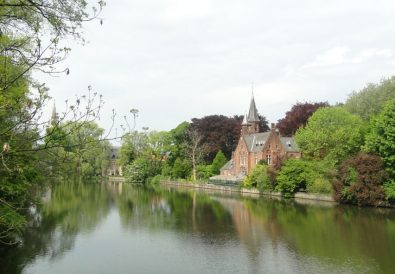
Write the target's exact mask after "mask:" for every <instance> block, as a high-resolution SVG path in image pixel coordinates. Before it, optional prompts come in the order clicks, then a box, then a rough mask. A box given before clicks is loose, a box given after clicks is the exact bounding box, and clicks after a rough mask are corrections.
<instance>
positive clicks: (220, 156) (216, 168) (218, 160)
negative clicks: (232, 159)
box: [211, 150, 228, 175]
mask: <svg viewBox="0 0 395 274" xmlns="http://www.w3.org/2000/svg"><path fill="white" fill-rule="evenodd" d="M227 161H228V160H227V159H226V157H225V154H224V153H223V152H222V151H221V150H220V151H218V152H217V155H215V158H214V160H213V163H212V164H211V173H212V174H213V175H216V174H219V172H220V169H221V167H223V166H224V165H225V164H226V162H227Z"/></svg>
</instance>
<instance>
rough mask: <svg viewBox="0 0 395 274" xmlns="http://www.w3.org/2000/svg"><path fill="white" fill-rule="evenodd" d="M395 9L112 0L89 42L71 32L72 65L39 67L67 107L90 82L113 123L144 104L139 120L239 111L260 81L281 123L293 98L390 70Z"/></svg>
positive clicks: (311, 2) (262, 0)
mask: <svg viewBox="0 0 395 274" xmlns="http://www.w3.org/2000/svg"><path fill="white" fill-rule="evenodd" d="M394 11H395V1H393V0H388V1H382V0H376V1H363V0H358V1H356V0H347V1H344V0H341V1H340V0H331V1H327V0H299V1H295V0H276V1H273V0H271V1H266V0H226V1H225V0H196V1H194V0H145V1H141V0H138V1H137V0H113V1H111V0H107V5H106V7H105V8H104V10H103V12H102V13H101V15H100V17H101V18H102V19H103V24H102V25H100V23H99V20H94V21H92V22H89V23H87V24H85V25H84V37H85V39H86V40H87V41H88V42H87V43H86V44H85V45H82V44H81V43H77V42H74V41H72V40H67V41H66V43H67V45H68V46H70V47H71V48H72V51H71V53H70V54H69V56H68V58H67V59H66V60H65V61H64V62H62V63H61V64H60V65H59V68H65V67H67V68H69V69H70V74H69V75H62V76H61V77H50V76H48V75H43V74H40V73H35V74H34V76H35V77H36V78H37V79H38V80H40V81H41V82H45V83H46V85H47V86H48V87H49V88H50V91H49V94H50V95H51V96H52V98H53V99H54V100H55V102H56V108H57V110H58V111H59V112H61V111H62V109H63V108H64V105H65V103H64V101H65V100H66V99H70V98H74V96H75V94H78V95H82V94H86V92H87V89H88V88H87V87H88V86H92V90H93V91H96V92H98V93H100V94H102V95H103V98H104V100H105V107H104V109H103V110H102V113H101V120H100V121H99V124H100V126H102V127H104V128H106V129H109V127H110V124H111V119H110V116H111V110H112V109H115V111H116V112H117V119H116V125H115V126H116V127H117V128H119V125H120V124H125V123H124V121H123V116H124V115H127V116H128V117H130V112H129V111H130V109H138V110H139V117H138V118H137V126H136V129H137V130H141V128H142V127H149V129H150V130H170V129H172V128H175V127H176V126H177V125H178V124H180V123H181V122H183V121H190V119H191V118H194V117H196V118H200V117H203V116H207V115H212V114H222V115H226V116H233V115H236V114H237V115H243V114H245V113H246V112H247V111H248V107H249V102H250V99H251V90H252V86H253V90H254V96H255V101H256V105H257V108H258V111H259V113H260V114H262V115H264V116H265V117H266V118H267V119H268V120H269V122H272V123H273V122H276V121H277V120H278V119H280V118H283V117H284V115H285V112H286V111H288V110H289V109H290V108H291V107H292V105H293V104H295V103H296V102H305V101H310V102H317V101H328V102H329V103H331V104H335V103H338V102H344V101H345V100H346V99H347V97H348V95H349V94H350V93H351V92H353V91H358V90H361V89H362V88H363V87H364V86H366V84H367V83H378V82H380V80H381V79H383V78H384V77H390V76H392V75H394V74H395V35H394V34H395V16H393V14H394ZM50 105H51V106H52V104H50ZM48 108H50V106H48ZM48 112H49V110H48ZM128 119H129V118H128ZM130 119H131V118H130Z"/></svg>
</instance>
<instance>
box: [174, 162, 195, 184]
mask: <svg viewBox="0 0 395 274" xmlns="http://www.w3.org/2000/svg"><path fill="white" fill-rule="evenodd" d="M190 175H191V165H190V163H189V161H188V160H187V159H181V158H177V159H176V161H175V162H174V165H173V170H172V177H173V178H181V179H187V178H188V177H190Z"/></svg>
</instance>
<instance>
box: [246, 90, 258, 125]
mask: <svg viewBox="0 0 395 274" xmlns="http://www.w3.org/2000/svg"><path fill="white" fill-rule="evenodd" d="M247 122H259V116H258V110H257V109H256V105H255V100H254V96H252V98H251V102H250V110H249V111H248V116H247Z"/></svg>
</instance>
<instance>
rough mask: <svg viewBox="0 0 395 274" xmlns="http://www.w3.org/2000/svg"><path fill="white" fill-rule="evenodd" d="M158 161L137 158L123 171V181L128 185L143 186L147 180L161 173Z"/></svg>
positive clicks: (160, 164) (160, 165)
mask: <svg viewBox="0 0 395 274" xmlns="http://www.w3.org/2000/svg"><path fill="white" fill-rule="evenodd" d="M161 167H162V163H161V161H160V160H155V159H150V158H147V157H139V158H137V159H136V160H135V161H133V162H132V164H130V165H127V166H126V167H125V171H124V177H125V181H126V182H128V183H137V184H145V183H146V182H147V180H148V179H149V178H151V177H154V176H155V175H158V174H160V173H161Z"/></svg>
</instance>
